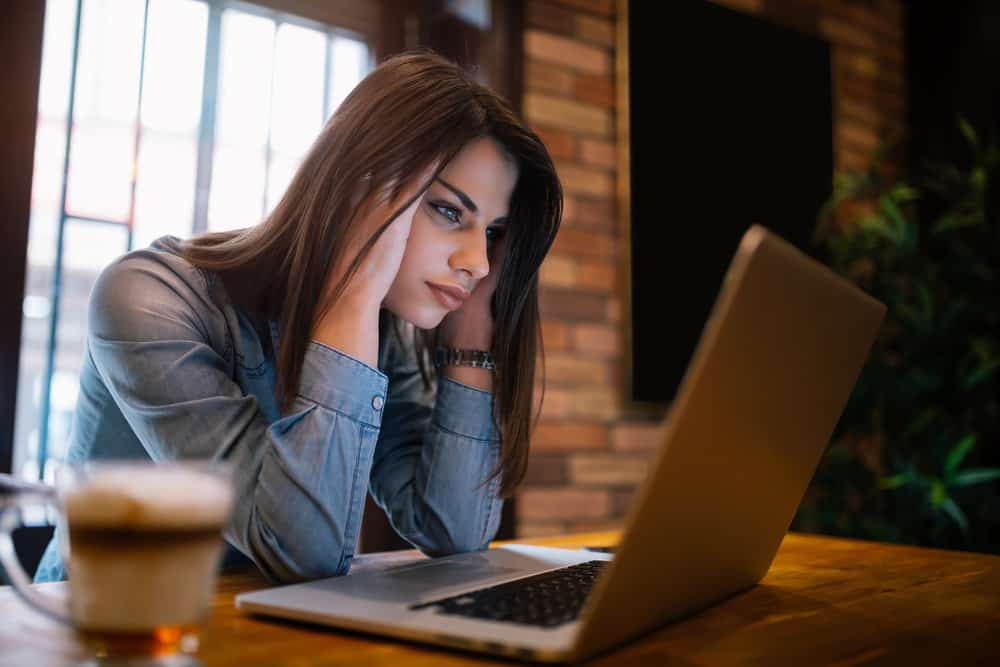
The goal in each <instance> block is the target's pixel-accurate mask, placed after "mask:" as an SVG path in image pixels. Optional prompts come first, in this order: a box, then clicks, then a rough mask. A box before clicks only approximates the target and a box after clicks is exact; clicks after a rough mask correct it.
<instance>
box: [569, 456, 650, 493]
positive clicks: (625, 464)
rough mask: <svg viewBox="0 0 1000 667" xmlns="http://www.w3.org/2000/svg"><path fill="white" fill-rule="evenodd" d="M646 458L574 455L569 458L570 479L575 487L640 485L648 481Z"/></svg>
mask: <svg viewBox="0 0 1000 667" xmlns="http://www.w3.org/2000/svg"><path fill="white" fill-rule="evenodd" d="M648 468H649V462H648V460H647V458H645V457H637V456H622V455H620V454H619V455H608V454H574V455H572V456H570V457H569V479H570V481H571V483H572V484H574V485H582V486H611V485H616V484H617V485H622V484H629V485H638V484H640V483H641V482H642V481H643V480H644V479H646V471H647V469H648Z"/></svg>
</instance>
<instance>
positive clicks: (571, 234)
mask: <svg viewBox="0 0 1000 667" xmlns="http://www.w3.org/2000/svg"><path fill="white" fill-rule="evenodd" d="M632 1H633V2H635V1H639V0H632ZM525 4H526V6H525V13H526V26H525V28H526V30H525V36H524V51H525V77H524V98H523V109H524V114H525V116H526V118H527V120H528V122H529V123H530V124H531V126H532V128H533V129H534V130H535V131H536V132H538V134H539V135H540V136H541V137H542V139H543V141H545V144H546V146H547V147H548V149H549V151H550V153H551V154H552V156H553V158H554V159H555V161H556V165H557V168H558V170H559V174H560V177H561V178H562V182H563V187H564V189H565V215H564V218H563V227H562V229H561V231H560V233H559V237H558V239H557V240H556V243H555V246H554V247H553V249H552V252H551V254H550V255H549V257H548V258H547V259H546V261H545V264H544V265H543V267H542V272H541V284H542V290H541V300H542V318H543V325H542V327H543V335H544V338H545V362H546V380H547V384H546V392H545V401H544V404H543V409H542V419H541V422H540V424H539V426H538V429H537V430H536V432H535V436H534V439H533V441H532V453H531V459H530V463H529V469H528V476H527V479H526V482H525V486H524V487H522V490H521V491H520V493H519V498H518V505H517V507H518V527H517V532H518V535H519V536H522V537H528V536H533V535H543V534H554V533H561V532H565V531H583V530H600V529H606V528H618V527H620V526H621V522H622V520H623V518H624V515H625V511H626V509H627V507H628V503H629V502H630V500H631V498H632V493H633V491H634V489H635V488H636V486H637V485H638V484H639V483H640V482H641V481H642V479H643V477H644V475H645V472H646V468H647V464H648V460H649V457H650V454H651V452H652V451H653V449H654V448H655V446H656V444H657V441H658V436H659V431H660V424H659V423H658V422H650V421H642V420H639V419H636V418H628V417H626V416H624V415H623V411H622V406H621V404H622V396H621V395H620V387H621V382H620V378H621V375H622V372H623V366H622V355H623V346H622V322H621V308H622V305H621V304H622V290H623V289H624V287H625V286H624V285H623V281H622V280H621V275H620V265H619V261H620V258H621V257H622V253H623V252H624V248H622V245H621V241H620V239H621V236H620V234H619V230H618V224H619V223H618V220H617V217H616V212H615V196H616V195H615V192H616V163H617V159H616V144H615V126H616V116H615V80H614V71H615V7H616V3H615V0H545V1H542V0H527V2H526V3H525ZM720 4H723V5H726V6H729V7H731V8H733V9H736V10H739V11H744V12H748V13H752V14H756V15H759V16H764V17H766V18H767V19H768V20H773V21H775V22H777V23H780V24H783V25H786V26H789V27H792V28H795V29H798V30H803V31H806V32H809V33H812V34H817V35H820V36H822V37H823V38H825V39H827V40H828V41H829V42H830V43H831V45H832V67H833V86H834V90H833V98H834V105H835V108H834V114H833V118H834V156H835V160H836V166H837V167H838V168H845V167H847V168H849V167H857V166H859V165H862V164H864V162H865V161H866V159H867V155H868V154H869V152H870V151H871V149H872V148H874V147H875V145H876V144H877V143H878V142H879V141H880V139H882V138H884V137H886V136H888V135H890V134H892V133H895V132H898V131H900V130H901V128H902V124H903V123H902V119H903V113H904V106H905V102H904V101H905V95H904V90H903V49H902V34H901V33H902V23H903V17H902V9H901V7H900V4H899V1H898V0H782V1H780V2H775V1H770V2H769V1H767V0H725V1H722V2H720Z"/></svg>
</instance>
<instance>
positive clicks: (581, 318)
mask: <svg viewBox="0 0 1000 667" xmlns="http://www.w3.org/2000/svg"><path fill="white" fill-rule="evenodd" d="M538 295H539V308H540V309H541V312H542V316H543V318H544V319H555V320H571V321H577V322H603V321H604V320H605V319H606V318H607V297H605V296H604V295H601V294H585V293H581V292H577V291H574V290H570V289H563V288H558V287H545V286H542V288H541V289H539V291H538Z"/></svg>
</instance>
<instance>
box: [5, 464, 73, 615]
mask: <svg viewBox="0 0 1000 667" xmlns="http://www.w3.org/2000/svg"><path fill="white" fill-rule="evenodd" d="M5 478H6V479H5ZM10 480H11V478H10V477H8V476H7V475H2V474H0V502H2V499H3V494H4V492H7V493H9V492H10V491H12V490H13V488H12V485H13V484H15V483H16V484H19V485H20V483H17V482H12V484H7V483H6V482H7V481H10ZM32 486H34V485H32ZM38 486H40V487H41V485H38ZM22 488H23V487H22ZM42 488H43V489H45V491H44V492H40V493H32V492H31V491H28V492H27V493H24V495H22V496H20V497H19V496H17V495H13V496H7V498H8V502H9V503H10V504H9V505H7V506H6V507H3V506H2V505H0V565H3V569H4V571H5V572H6V573H7V578H8V579H10V583H11V584H12V586H13V587H14V591H15V592H16V593H17V594H18V595H19V596H20V597H21V599H22V600H24V601H25V602H26V603H28V605H29V606H31V607H34V608H35V609H36V610H38V611H40V612H42V613H43V614H45V615H46V616H49V617H51V618H54V619H56V620H57V621H60V622H62V623H67V624H69V623H71V619H70V616H69V609H68V607H67V604H66V602H65V600H62V599H60V598H57V597H55V596H53V595H46V594H45V593H40V592H38V589H36V588H35V587H34V586H33V585H32V582H31V579H30V578H29V577H28V573H27V572H25V571H24V568H22V567H21V561H20V560H19V559H18V557H17V550H16V549H15V548H14V538H13V533H14V530H15V529H17V528H18V526H20V525H21V523H22V517H21V504H22V503H27V502H29V501H30V502H32V503H44V504H46V505H51V506H55V498H54V497H53V495H52V493H51V491H50V490H49V489H48V487H42Z"/></svg>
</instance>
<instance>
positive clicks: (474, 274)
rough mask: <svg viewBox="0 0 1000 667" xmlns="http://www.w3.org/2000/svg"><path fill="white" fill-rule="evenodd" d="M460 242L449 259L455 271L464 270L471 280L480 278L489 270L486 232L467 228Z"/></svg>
mask: <svg viewBox="0 0 1000 667" xmlns="http://www.w3.org/2000/svg"><path fill="white" fill-rule="evenodd" d="M469 232H470V233H469V234H467V235H465V239H463V242H462V244H461V245H460V246H459V247H458V248H457V249H456V250H455V252H454V253H452V255H451V259H450V261H449V263H450V265H451V268H452V269H453V270H455V271H465V272H466V273H468V274H469V276H470V277H471V278H472V279H473V280H482V279H483V278H485V277H486V275H487V274H488V273H489V272H490V258H489V248H488V247H487V245H486V234H484V233H483V232H482V231H481V230H469Z"/></svg>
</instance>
